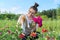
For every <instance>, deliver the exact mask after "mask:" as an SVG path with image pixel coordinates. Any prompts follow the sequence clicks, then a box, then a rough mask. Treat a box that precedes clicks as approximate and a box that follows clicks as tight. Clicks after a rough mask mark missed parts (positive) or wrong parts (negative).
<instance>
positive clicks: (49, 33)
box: [0, 20, 60, 40]
mask: <svg viewBox="0 0 60 40" xmlns="http://www.w3.org/2000/svg"><path fill="white" fill-rule="evenodd" d="M16 22H17V21H15V20H0V40H21V39H22V38H23V37H24V34H22V32H21V30H22V29H20V27H19V28H18V31H16V29H17V28H16ZM59 23H60V20H52V21H51V20H46V21H43V26H42V27H39V28H38V29H37V32H39V33H40V34H38V36H39V38H38V39H36V40H60V29H59V28H60V27H59V26H60V25H59ZM35 36H36V32H33V33H31V35H30V36H28V37H27V40H30V39H29V38H31V37H35ZM33 39H34V38H33Z"/></svg>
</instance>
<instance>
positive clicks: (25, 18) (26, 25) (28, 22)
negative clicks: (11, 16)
mask: <svg viewBox="0 0 60 40" xmlns="http://www.w3.org/2000/svg"><path fill="white" fill-rule="evenodd" d="M38 6H39V5H38V4H37V3H35V4H34V6H31V7H30V9H29V11H28V14H26V15H21V16H20V17H19V19H18V23H19V24H20V25H21V28H22V32H23V33H24V34H25V36H28V35H30V33H31V32H36V28H37V27H38V26H37V24H36V23H34V22H33V20H32V19H33V18H34V17H36V16H35V14H36V13H37V11H38V9H37V7H38ZM18 23H17V24H18ZM32 25H33V27H32Z"/></svg>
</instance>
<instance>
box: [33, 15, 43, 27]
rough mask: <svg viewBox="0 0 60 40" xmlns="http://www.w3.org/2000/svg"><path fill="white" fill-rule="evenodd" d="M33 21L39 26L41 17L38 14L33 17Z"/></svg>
mask: <svg viewBox="0 0 60 40" xmlns="http://www.w3.org/2000/svg"><path fill="white" fill-rule="evenodd" d="M33 21H34V22H35V23H37V24H38V26H39V27H41V26H42V18H41V17H40V16H38V17H35V18H33Z"/></svg>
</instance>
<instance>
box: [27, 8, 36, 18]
mask: <svg viewBox="0 0 60 40" xmlns="http://www.w3.org/2000/svg"><path fill="white" fill-rule="evenodd" d="M35 14H36V11H35V10H34V9H33V8H30V9H29V12H28V15H29V16H30V17H33V16H34V15H35Z"/></svg>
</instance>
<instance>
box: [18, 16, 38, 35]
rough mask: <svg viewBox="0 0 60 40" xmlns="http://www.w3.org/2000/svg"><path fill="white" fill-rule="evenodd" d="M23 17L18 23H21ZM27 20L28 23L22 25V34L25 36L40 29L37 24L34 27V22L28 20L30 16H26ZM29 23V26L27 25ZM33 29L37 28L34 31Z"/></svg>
mask: <svg viewBox="0 0 60 40" xmlns="http://www.w3.org/2000/svg"><path fill="white" fill-rule="evenodd" d="M22 16H23V15H21V16H20V17H19V19H18V23H19V22H20V19H21V17H22ZM25 18H26V22H24V23H23V24H22V25H21V28H22V32H23V33H24V34H25V35H29V34H30V33H31V32H32V31H36V28H38V25H37V24H35V25H34V26H32V25H33V24H34V22H33V20H30V19H28V16H27V15H25ZM26 23H27V25H26ZM33 27H36V28H35V30H32V28H33Z"/></svg>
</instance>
